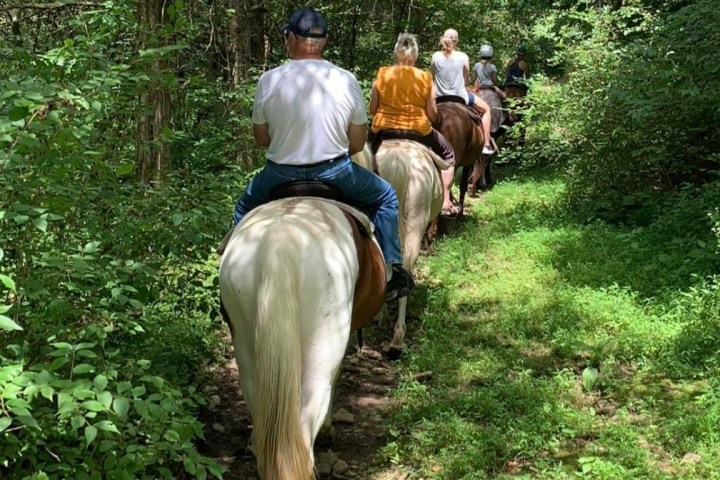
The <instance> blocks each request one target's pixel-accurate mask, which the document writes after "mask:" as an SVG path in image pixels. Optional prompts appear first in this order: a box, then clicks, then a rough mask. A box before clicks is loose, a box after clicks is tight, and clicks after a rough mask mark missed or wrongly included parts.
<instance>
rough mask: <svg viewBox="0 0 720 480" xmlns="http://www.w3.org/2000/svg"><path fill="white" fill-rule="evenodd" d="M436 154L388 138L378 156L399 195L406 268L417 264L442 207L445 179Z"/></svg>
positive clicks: (427, 149) (417, 146)
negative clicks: (438, 166)
mask: <svg viewBox="0 0 720 480" xmlns="http://www.w3.org/2000/svg"><path fill="white" fill-rule="evenodd" d="M434 157H435V154H434V153H433V152H432V151H431V150H430V149H429V148H427V147H425V146H424V145H421V144H419V143H417V142H413V141H409V140H385V141H384V142H383V143H382V145H381V147H380V149H379V150H378V152H377V155H376V163H377V166H378V171H379V173H380V176H381V177H383V178H384V179H385V180H387V181H388V182H389V183H390V184H391V185H392V186H393V188H394V189H395V191H396V192H397V195H398V200H399V203H400V207H399V217H400V237H401V240H402V242H403V258H404V260H405V262H404V263H405V267H406V268H412V266H413V265H414V264H415V261H416V260H417V256H418V254H419V250H420V243H421V241H422V237H423V235H424V233H425V230H426V228H427V226H428V224H429V223H430V222H431V221H432V220H433V219H434V218H435V217H436V216H437V215H438V214H439V213H440V209H441V208H442V201H443V200H442V191H443V190H442V179H441V177H440V173H439V172H438V169H437V167H436V166H435V159H434Z"/></svg>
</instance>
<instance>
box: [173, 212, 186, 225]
mask: <svg viewBox="0 0 720 480" xmlns="http://www.w3.org/2000/svg"><path fill="white" fill-rule="evenodd" d="M183 220H185V216H184V215H183V214H182V213H176V214H174V215H173V216H172V222H173V225H174V226H176V227H177V226H178V225H180V224H181V223H182V222H183Z"/></svg>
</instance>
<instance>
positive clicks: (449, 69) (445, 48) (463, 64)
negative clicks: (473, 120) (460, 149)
mask: <svg viewBox="0 0 720 480" xmlns="http://www.w3.org/2000/svg"><path fill="white" fill-rule="evenodd" d="M457 44H458V32H457V30H454V29H452V28H449V29H447V30H445V33H444V34H443V36H442V37H440V46H442V50H440V51H438V52H435V53H433V56H432V60H431V62H430V69H431V70H432V73H433V82H434V84H435V91H436V92H437V96H438V97H444V96H452V97H460V98H461V99H462V100H463V101H464V102H465V103H466V104H467V105H470V106H472V107H473V108H475V110H477V111H478V112H479V113H480V115H481V116H482V126H483V136H484V137H485V146H484V147H483V153H484V154H485V155H492V154H493V153H495V149H494V148H493V146H492V140H491V139H492V136H491V133H490V127H491V124H492V117H491V116H490V115H491V113H490V107H489V106H488V104H487V103H485V101H484V100H483V99H481V98H478V97H476V96H475V95H473V94H472V92H470V91H469V90H468V86H469V85H470V58H469V57H468V56H467V55H466V54H465V53H463V52H460V51H458V50H457V49H456V48H457Z"/></svg>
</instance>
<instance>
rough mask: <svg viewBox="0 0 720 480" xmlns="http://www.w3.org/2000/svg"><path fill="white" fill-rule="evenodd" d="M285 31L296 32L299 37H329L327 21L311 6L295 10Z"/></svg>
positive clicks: (284, 28)
mask: <svg viewBox="0 0 720 480" xmlns="http://www.w3.org/2000/svg"><path fill="white" fill-rule="evenodd" d="M283 30H284V31H285V33H286V34H287V33H290V32H292V33H294V34H295V35H297V36H299V37H309V38H325V37H327V31H328V27H327V22H326V21H325V19H324V18H323V16H322V15H321V14H320V12H318V11H316V10H314V9H313V8H311V7H303V8H299V9H297V10H295V11H294V12H293V13H292V15H290V21H289V22H288V23H287V24H286V25H285V26H284V27H283Z"/></svg>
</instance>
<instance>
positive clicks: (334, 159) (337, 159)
mask: <svg viewBox="0 0 720 480" xmlns="http://www.w3.org/2000/svg"><path fill="white" fill-rule="evenodd" d="M347 156H348V154H347V153H343V154H342V155H338V156H337V157H335V158H331V159H330V160H322V161H320V162H315V163H309V164H307V165H288V166H289V167H297V168H313V167H319V166H320V165H330V164H331V163H333V162H337V161H340V160H343V159H345V158H347Z"/></svg>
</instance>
